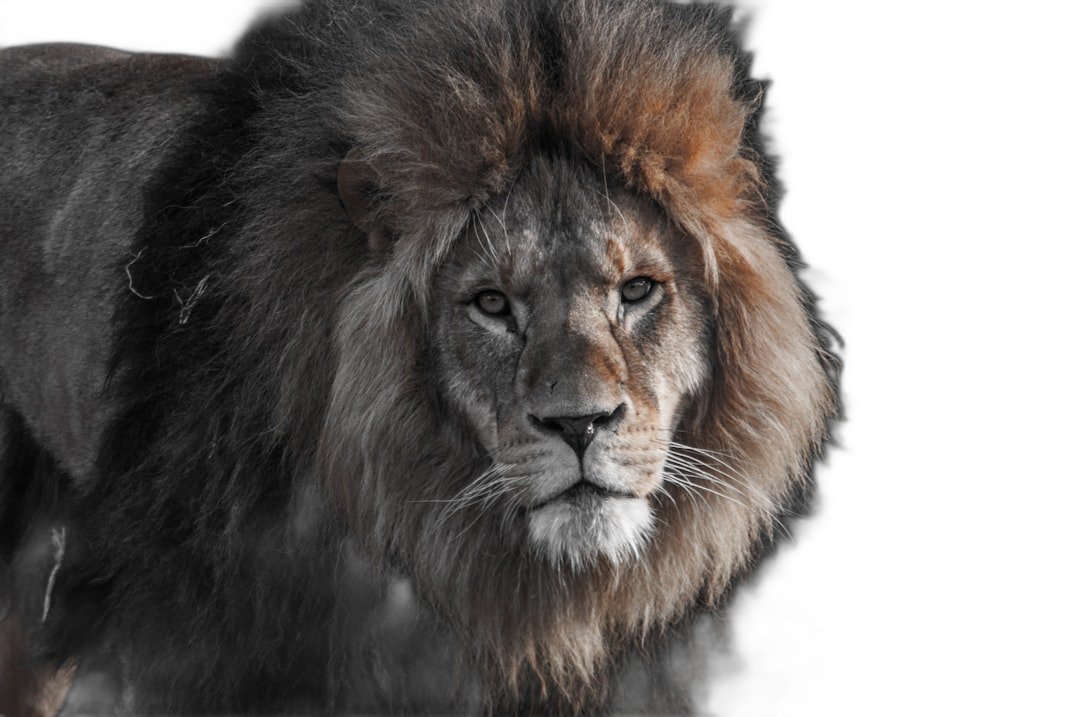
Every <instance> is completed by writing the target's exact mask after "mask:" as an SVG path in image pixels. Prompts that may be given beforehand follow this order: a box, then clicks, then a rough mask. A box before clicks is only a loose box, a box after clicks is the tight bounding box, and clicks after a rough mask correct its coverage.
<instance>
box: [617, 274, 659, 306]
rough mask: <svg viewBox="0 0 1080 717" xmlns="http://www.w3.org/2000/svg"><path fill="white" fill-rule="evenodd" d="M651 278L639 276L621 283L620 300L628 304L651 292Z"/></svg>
mask: <svg viewBox="0 0 1080 717" xmlns="http://www.w3.org/2000/svg"><path fill="white" fill-rule="evenodd" d="M652 288H653V281H652V279H650V278H648V277H645V276H639V277H637V278H636V279H631V280H630V281H628V282H626V283H625V284H623V285H622V300H623V301H624V302H626V303H628V304H633V303H634V302H637V301H641V300H642V299H644V298H645V297H646V296H648V295H649V294H650V293H651V292H652Z"/></svg>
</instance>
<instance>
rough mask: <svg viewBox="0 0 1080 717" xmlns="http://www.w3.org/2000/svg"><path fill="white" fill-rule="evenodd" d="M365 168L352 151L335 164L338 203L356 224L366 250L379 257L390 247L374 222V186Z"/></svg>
mask: <svg viewBox="0 0 1080 717" xmlns="http://www.w3.org/2000/svg"><path fill="white" fill-rule="evenodd" d="M367 168H368V165H367V163H366V162H364V161H363V160H361V159H360V150H359V149H353V150H351V151H350V152H349V153H348V154H347V155H345V158H344V159H342V160H341V161H340V162H339V163H338V171H337V190H338V197H339V198H340V199H341V204H342V206H343V207H345V211H346V212H347V213H348V214H349V218H350V219H352V221H353V224H355V225H356V226H357V227H358V228H359V229H360V230H361V231H363V232H364V235H365V236H366V237H367V241H368V248H369V249H370V250H371V251H372V252H374V253H376V254H382V253H383V252H384V251H385V250H386V249H387V246H388V244H389V242H388V240H387V233H386V229H385V227H383V226H382V225H381V224H380V223H379V222H378V221H377V220H376V219H375V201H374V197H375V193H376V189H377V188H376V185H375V183H374V182H373V181H372V180H371V179H370V178H369V177H368V174H367Z"/></svg>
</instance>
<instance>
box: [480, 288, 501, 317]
mask: <svg viewBox="0 0 1080 717" xmlns="http://www.w3.org/2000/svg"><path fill="white" fill-rule="evenodd" d="M473 301H474V302H475V303H476V305H477V307H479V308H480V310H481V311H483V312H484V313H485V314H488V315H490V316H506V315H507V314H509V313H510V302H509V301H507V300H506V296H505V295H503V294H500V293H499V292H497V291H481V292H480V293H479V294H477V295H476V298H475V299H473Z"/></svg>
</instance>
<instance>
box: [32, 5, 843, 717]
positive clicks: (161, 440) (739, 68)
mask: <svg viewBox="0 0 1080 717" xmlns="http://www.w3.org/2000/svg"><path fill="white" fill-rule="evenodd" d="M748 66H749V59H748V57H747V56H746V55H745V54H744V53H743V52H742V51H741V50H740V49H739V47H738V44H737V37H736V33H735V31H734V30H733V28H732V23H731V19H730V14H729V13H728V12H726V11H723V10H720V9H718V8H716V7H714V6H705V5H683V6H678V5H666V4H661V3H657V2H652V1H651V0H626V1H625V2H598V1H596V0H565V1H556V0H538V1H537V2H528V3H521V2H512V1H509V0H439V1H438V2H434V1H432V2H428V1H416V2H409V3H402V2H389V1H387V0H364V1H363V2H343V1H341V0H313V1H312V2H308V3H307V4H306V5H304V6H303V7H302V8H301V9H299V10H298V11H295V12H293V13H290V14H287V15H285V16H284V17H281V18H277V19H274V20H272V21H268V22H265V23H264V24H263V25H262V26H261V27H258V28H256V29H255V30H253V31H252V32H251V33H250V34H249V35H248V36H247V38H246V39H245V40H244V41H243V43H242V44H241V45H240V47H239V48H238V51H237V54H236V56H235V57H234V58H232V59H231V60H229V61H227V62H225V63H223V64H221V65H220V66H218V67H215V68H213V69H212V70H209V71H205V72H202V73H201V74H199V75H198V77H197V78H196V79H194V80H193V81H192V86H191V88H190V91H191V92H192V93H193V96H195V97H198V103H197V105H198V106H197V107H196V108H195V110H193V111H192V112H190V114H189V115H187V119H186V120H185V125H184V128H183V132H182V135H181V137H182V139H181V140H179V141H175V142H173V143H172V144H170V145H169V147H170V148H169V149H168V151H167V152H166V153H165V155H164V156H163V157H161V158H160V162H161V164H160V167H159V169H158V171H157V172H156V175H155V179H154V181H153V182H152V184H151V185H150V186H149V187H147V188H145V192H144V194H143V195H142V197H141V199H140V200H139V201H141V203H142V206H143V208H144V209H143V217H144V219H143V222H142V225H141V228H140V229H139V232H138V235H137V236H136V238H135V243H134V245H133V247H132V250H131V253H130V256H127V257H124V258H123V261H122V262H121V263H120V265H119V266H120V268H121V269H122V271H121V273H120V276H122V277H123V280H122V286H120V285H118V286H117V290H118V297H119V299H118V301H119V304H118V307H119V308H118V309H117V314H116V325H117V327H118V329H117V339H116V344H115V350H114V357H113V364H112V367H111V375H112V377H113V384H112V385H113V386H114V387H115V393H114V395H115V399H114V400H115V401H116V411H115V416H116V418H115V420H114V421H113V424H112V426H111V427H110V429H109V432H108V436H107V440H106V443H105V446H104V447H103V449H102V451H101V455H100V458H99V461H98V474H99V478H98V479H97V480H96V481H94V483H93V484H92V485H91V486H89V487H87V488H85V490H83V491H82V492H81V494H80V495H79V496H78V497H77V498H76V499H74V500H75V504H76V508H74V509H73V510H72V511H70V514H71V515H72V516H74V517H72V531H73V535H74V536H75V538H73V541H72V543H73V545H74V546H76V547H73V548H72V550H73V555H75V557H73V558H72V562H71V565H72V567H71V568H70V569H68V570H66V571H63V572H62V573H61V574H60V576H59V581H58V587H57V598H56V600H57V607H56V608H55V613H56V615H57V617H56V618H55V619H53V620H51V621H50V624H49V628H48V629H49V630H50V643H49V644H50V645H51V648H50V649H51V653H50V654H51V655H52V657H53V658H54V659H55V660H57V661H60V660H62V659H64V658H65V657H66V656H68V655H69V654H73V653H79V652H80V651H83V652H85V651H86V650H88V649H91V648H92V649H93V650H96V651H97V652H99V653H101V654H106V653H108V654H112V652H116V653H122V654H124V655H125V658H124V659H125V665H126V667H125V669H126V671H127V675H128V679H130V680H132V681H133V682H134V684H135V685H136V688H137V689H136V694H138V695H140V697H141V699H142V700H143V701H142V702H139V703H138V705H139V707H140V708H152V709H159V708H166V709H177V708H179V709H181V710H182V711H198V710H202V709H208V710H214V711H221V710H233V709H245V708H252V707H255V708H260V707H262V708H274V709H280V708H282V706H288V705H290V704H292V705H297V706H304V705H308V704H311V703H321V704H331V705H334V704H337V705H342V704H350V703H351V702H352V701H359V702H360V703H362V704H367V705H371V704H374V705H376V708H378V709H391V708H394V706H395V704H396V705H397V706H399V707H400V706H401V704H405V703H395V702H394V701H393V700H389V701H385V700H384V701H382V702H380V701H379V700H378V699H375V698H373V697H370V695H368V694H367V693H366V692H364V691H363V690H362V689H361V690H360V692H361V694H360V695H359V696H357V691H356V690H355V689H352V691H351V692H350V689H351V688H348V687H331V688H328V687H327V685H339V686H340V685H343V684H346V683H348V681H349V680H348V679H347V678H346V677H345V675H346V673H347V671H349V670H354V671H355V670H356V669H358V668H357V664H360V665H361V668H362V669H370V670H378V669H384V667H385V666H380V665H378V664H375V663H377V662H378V660H375V659H374V658H372V660H369V662H370V664H369V663H368V662H365V660H367V659H368V658H365V657H363V656H360V657H357V656H356V654H355V653H356V652H357V651H356V650H354V649H353V648H355V645H353V644H351V643H350V642H349V639H348V638H345V637H341V635H348V634H349V632H350V631H356V630H360V631H363V630H364V629H367V630H368V634H375V633H376V632H377V631H378V628H377V627H374V628H372V627H370V625H369V627H367V628H365V627H364V626H365V625H368V623H374V622H377V618H376V617H373V616H371V615H369V614H365V612H364V611H365V610H367V609H369V607H370V606H371V605H376V604H379V600H381V599H382V597H381V596H382V595H383V592H382V591H383V588H381V587H379V586H380V585H382V584H383V583H384V582H385V580H386V579H387V578H386V576H393V575H403V576H405V577H407V578H408V579H409V580H410V581H411V583H412V585H413V586H414V587H415V590H416V591H417V594H418V595H419V597H420V599H421V601H422V603H423V604H424V605H426V606H427V608H425V609H426V610H430V613H431V614H432V615H434V616H436V618H435V619H436V620H437V621H438V622H440V623H441V624H442V625H444V626H445V627H443V628H439V629H441V630H442V631H443V632H444V633H445V634H446V635H450V636H451V637H450V638H448V640H449V641H450V642H451V643H455V644H456V643H458V642H460V643H462V644H464V657H465V658H466V663H465V664H467V665H468V664H471V665H474V666H475V667H476V668H477V672H476V674H478V675H479V678H478V682H477V684H479V685H480V689H481V693H482V694H483V695H484V699H486V700H487V703H488V705H489V706H490V707H493V708H496V709H502V708H503V707H506V708H508V709H509V708H511V707H513V706H515V705H516V706H518V707H520V706H521V705H534V706H535V705H548V706H553V705H554V706H561V707H562V708H572V709H580V708H585V707H589V706H596V705H598V704H600V703H602V702H603V701H604V700H605V699H606V690H607V684H608V683H607V680H608V677H609V676H610V674H611V669H612V668H611V666H612V665H613V664H615V663H616V662H617V661H618V660H619V659H620V658H621V656H622V655H624V654H625V653H626V652H627V651H628V650H631V649H642V650H644V651H646V652H649V651H650V650H651V649H652V648H651V646H652V645H654V644H660V643H661V642H662V640H663V638H664V636H665V634H666V632H667V631H668V630H669V628H671V627H672V626H673V625H676V624H678V623H679V622H680V621H683V620H684V619H686V618H687V617H688V616H691V615H693V614H695V613H696V612H698V611H700V610H702V609H706V610H707V609H711V608H713V607H715V606H717V605H718V604H719V603H720V602H721V601H722V600H723V598H724V597H725V596H726V595H727V594H728V592H729V591H730V588H731V586H732V585H733V584H734V583H735V582H736V581H737V580H738V578H739V577H740V576H742V575H744V574H745V573H746V572H747V571H748V570H749V569H750V568H752V567H753V565H754V564H755V563H756V562H757V561H758V560H759V559H760V558H761V557H762V556H763V555H764V553H765V552H766V551H767V550H768V547H769V545H770V544H771V542H772V540H773V537H774V533H775V531H776V528H777V526H778V525H781V524H782V523H783V522H784V521H785V520H786V518H787V516H789V515H791V514H792V513H793V512H798V511H799V510H800V509H801V508H802V506H803V505H804V503H805V500H806V497H807V496H808V494H809V492H810V488H811V467H812V462H813V460H814V459H815V457H816V456H817V455H818V454H819V451H820V448H821V446H822V444H823V442H824V441H825V440H826V439H827V434H828V427H829V421H830V420H831V419H832V418H833V417H834V415H835V413H836V411H837V399H836V371H835V359H834V358H833V356H832V354H831V353H830V352H829V349H828V340H827V334H826V330H825V328H824V326H823V325H822V324H821V323H820V322H819V321H818V319H817V318H816V317H815V311H814V306H813V299H812V297H811V295H810V294H809V293H808V292H807V291H806V290H805V289H804V287H803V286H802V285H801V284H800V282H799V281H798V279H797V277H796V274H795V269H796V268H797V267H798V259H797V255H796V252H795V250H794V248H793V247H792V245H791V243H790V242H789V241H788V239H787V237H786V236H785V234H784V233H783V231H782V230H781V229H780V226H779V223H778V222H777V219H776V213H775V205H776V200H777V185H776V182H775V181H774V179H773V177H772V172H771V163H770V161H769V159H768V157H767V156H765V155H764V154H763V153H762V151H761V149H760V141H759V137H758V131H757V121H758V116H759V113H760V108H761V104H762V97H763V87H762V85H761V84H760V83H758V82H756V81H754V80H752V79H751V78H750V77H749V75H748ZM545 152H546V153H558V154H560V155H563V156H567V157H570V158H571V159H572V160H574V161H576V162H579V163H581V164H582V165H584V166H587V167H589V168H590V170H591V171H593V172H595V173H597V175H598V176H600V175H603V176H604V177H605V180H606V181H608V182H611V183H621V184H622V185H624V186H627V187H629V188H631V189H632V190H634V191H636V192H638V193H640V194H641V195H643V196H646V197H649V198H650V199H651V200H653V201H654V202H655V203H656V204H657V205H658V206H660V207H661V208H662V209H663V210H664V211H665V212H666V213H667V214H668V215H669V216H670V217H671V219H672V220H673V222H674V223H675V224H676V225H677V226H678V227H680V229H681V230H682V231H683V232H684V233H685V235H686V236H687V237H688V238H689V240H691V241H694V242H696V244H697V245H698V246H699V247H700V257H701V260H700V271H701V273H702V277H703V278H704V281H705V282H706V285H707V286H708V288H709V290H710V292H711V295H712V297H713V305H712V307H711V311H712V321H711V322H710V324H709V325H708V326H703V327H702V331H706V332H708V333H709V340H710V342H711V345H713V346H715V351H714V353H713V356H712V361H713V366H712V369H713V375H712V382H711V386H710V390H708V391H706V392H703V393H702V394H701V395H699V396H696V397H695V398H694V400H693V403H692V405H691V406H690V408H689V411H688V413H687V415H686V416H685V417H684V419H683V421H682V424H681V426H680V431H681V432H682V436H683V440H684V442H685V443H687V444H689V445H691V446H693V447H696V448H699V449H701V450H704V451H710V452H713V453H714V454H717V455H720V456H723V457H724V459H725V461H726V462H727V464H728V466H729V469H730V470H731V471H732V472H733V473H734V474H735V475H738V476H740V477H741V480H742V481H743V485H744V491H743V493H744V494H743V495H742V496H741V498H740V500H738V501H734V500H730V499H726V498H725V497H723V496H720V495H713V494H709V493H703V494H701V495H700V496H698V498H697V500H696V502H695V503H694V504H690V503H681V504H679V505H671V506H667V507H666V508H663V509H662V512H661V513H660V514H659V517H660V519H661V522H662V525H663V526H664V527H663V529H662V530H658V531H657V533H656V535H655V538H654V539H653V540H652V541H651V543H650V545H649V548H648V550H647V554H646V555H645V556H644V557H643V559H642V560H640V561H638V562H635V563H631V564H627V565H623V566H618V567H613V566H607V567H603V566H602V567H599V568H597V569H595V570H590V571H583V572H580V573H572V572H561V571H559V570H558V569H557V568H556V567H554V566H552V565H550V564H547V563H545V562H543V561H538V560H536V559H535V558H534V557H533V556H531V555H530V554H529V553H528V551H527V550H526V549H525V548H524V547H521V546H520V545H519V546H514V545H508V546H504V548H503V551H504V552H503V553H501V554H498V555H494V556H493V555H492V541H493V539H494V538H493V536H494V532H493V531H494V530H495V529H496V528H497V527H498V526H497V525H495V526H492V525H491V524H489V523H488V522H485V521H484V520H473V518H475V517H476V516H475V515H473V516H469V515H463V516H461V517H460V519H459V520H460V522H456V523H455V522H453V521H449V522H446V521H434V520H432V515H433V510H434V508H433V507H432V504H433V502H434V501H435V499H436V498H438V497H446V496H445V493H444V492H441V491H444V490H445V488H440V486H445V485H450V486H453V485H462V484H463V481H464V482H467V480H468V478H469V476H471V475H475V473H476V471H477V470H479V469H481V468H482V467H483V465H484V460H485V459H484V457H483V456H482V455H481V453H480V451H479V449H478V448H477V444H476V442H475V439H473V437H471V436H470V435H468V433H467V431H466V429H465V428H464V426H463V425H462V423H461V421H460V420H457V419H456V417H455V415H454V414H453V412H452V411H451V410H450V409H448V408H447V407H446V406H445V405H444V404H443V402H442V400H441V399H440V397H439V395H438V394H437V392H436V390H435V387H434V386H435V382H434V381H432V380H431V376H430V373H429V372H430V371H431V370H432V367H431V362H430V361H429V360H428V359H429V352H428V343H427V342H428V341H429V336H430V335H429V333H428V332H427V328H428V318H429V310H428V309H429V307H430V302H431V301H433V300H434V299H435V298H436V297H433V296H432V295H431V288H430V287H431V279H432V276H433V274H434V272H435V271H436V269H437V267H438V266H439V264H440V262H441V260H442V259H443V257H445V256H446V254H447V252H448V250H449V248H450V247H451V245H452V244H453V242H454V241H455V239H456V238H457V237H458V236H459V235H460V234H461V232H462V231H463V229H464V227H465V226H466V225H467V223H468V221H469V217H470V214H471V213H472V212H473V211H475V210H476V209H477V208H479V207H482V206H483V205H484V203H485V202H486V201H487V200H489V199H490V198H493V197H496V196H498V195H500V194H503V193H505V192H507V191H508V190H509V189H510V188H511V186H512V185H513V183H514V181H515V178H516V177H517V175H518V172H519V170H520V169H521V167H522V166H523V165H524V164H525V163H526V162H527V161H528V158H529V157H530V156H533V155H535V154H538V153H545ZM347 155H348V156H349V157H350V161H351V162H353V163H354V167H353V171H352V172H351V174H350V176H349V180H348V181H349V182H351V183H352V186H351V187H350V190H351V192H350V193H351V194H352V195H353V196H356V197H360V198H362V199H363V201H364V207H363V212H362V215H361V216H360V219H359V221H356V222H354V221H352V220H350V217H349V215H348V214H347V213H346V212H345V211H344V210H343V209H342V207H341V205H340V201H339V198H338V195H337V192H336V191H335V190H336V184H335V183H336V181H337V175H336V172H337V167H338V163H339V161H340V160H341V159H342V158H343V157H345V156H347ZM354 216H356V215H355V208H354ZM427 499H431V500H427ZM660 505H661V506H665V505H667V504H665V503H661V504H660ZM658 510H661V509H660V508H658ZM338 512H340V513H341V514H343V515H344V516H345V517H346V520H347V523H348V524H349V526H351V529H352V533H353V535H354V536H355V540H356V545H357V546H358V547H357V548H355V549H354V550H353V552H352V553H351V554H350V555H351V557H348V558H347V559H345V560H343V559H342V555H343V554H344V553H343V551H346V548H343V547H342V546H343V545H344V546H346V547H347V546H349V545H351V543H349V542H348V541H347V540H345V539H344V538H343V537H342V535H341V533H340V531H339V529H338V527H337V523H336V522H335V521H334V520H331V519H325V516H327V515H330V516H332V515H334V514H335V513H338ZM496 523H497V521H496ZM80 546H81V547H80ZM343 566H344V567H343ZM342 595H349V598H348V600H347V601H345V600H344V599H343V598H342V597H341V596H342ZM88 615H92V616H93V619H88V618H87V617H86V616H88ZM297 626H299V628H298V627H297ZM358 626H359V627H358ZM369 628H370V629H369ZM178 635H182V636H183V638H182V639H180V638H178V637H177V636H178ZM101 636H105V637H104V638H102V637H101ZM453 636H457V637H453ZM412 639H414V640H416V639H421V640H422V639H423V638H416V637H413V638H412ZM360 652H362V650H360ZM365 654H366V653H365ZM466 671H467V672H468V670H466ZM328 674H329V675H330V677H328V676H327V675H328ZM268 676H272V677H268ZM388 679H389V678H388ZM386 684H390V685H393V684H394V679H389V682H387V683H386ZM383 687H385V685H383ZM388 689H391V690H392V689H393V687H391V688H388ZM403 689H408V688H407V687H403ZM372 694H374V693H372ZM298 695H299V696H300V697H297V696H298ZM309 698H310V702H308V701H305V700H308V699H309ZM289 700H293V701H291V702H290V701H289ZM365 700H367V701H366V702H365Z"/></svg>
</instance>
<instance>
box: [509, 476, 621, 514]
mask: <svg viewBox="0 0 1080 717" xmlns="http://www.w3.org/2000/svg"><path fill="white" fill-rule="evenodd" d="M607 498H637V496H636V495H634V494H633V493H628V492H626V491H617V490H612V489H611V488H605V487H604V486H602V485H597V484H596V483H593V482H592V481H589V480H585V479H584V478H582V479H581V480H579V481H578V482H577V483H575V484H574V485H572V486H570V487H569V488H567V489H566V490H564V491H563V492H561V493H556V494H555V495H553V496H551V497H550V498H547V499H546V500H544V501H542V502H540V503H537V504H536V505H533V506H530V510H540V509H541V508H544V507H546V506H548V505H551V504H552V503H556V502H558V501H566V502H567V503H570V504H573V505H580V506H582V507H585V506H588V505H590V504H595V503H599V502H600V501H603V500H605V499H607Z"/></svg>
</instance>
